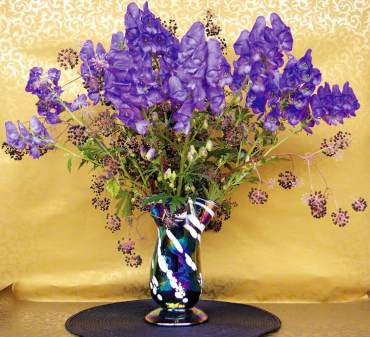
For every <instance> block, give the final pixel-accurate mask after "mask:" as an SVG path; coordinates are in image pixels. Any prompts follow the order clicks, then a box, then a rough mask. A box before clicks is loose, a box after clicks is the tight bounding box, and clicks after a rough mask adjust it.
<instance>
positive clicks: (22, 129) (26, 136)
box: [18, 121, 33, 145]
mask: <svg viewBox="0 0 370 337" xmlns="http://www.w3.org/2000/svg"><path fill="white" fill-rule="evenodd" d="M18 130H19V134H20V135H21V136H22V138H23V141H24V142H25V143H26V144H27V145H30V144H32V142H33V137H32V134H31V133H30V132H29V131H28V130H27V128H26V127H25V126H24V125H23V123H22V122H20V121H18Z"/></svg>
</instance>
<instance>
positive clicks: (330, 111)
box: [310, 82, 360, 125]
mask: <svg viewBox="0 0 370 337" xmlns="http://www.w3.org/2000/svg"><path fill="white" fill-rule="evenodd" d="M310 105H311V109H312V113H313V116H314V118H316V119H319V118H321V119H323V120H324V121H325V122H326V123H328V124H329V125H337V124H338V123H343V121H344V119H345V118H349V117H351V116H355V115H356V110H358V109H359V108H360V103H359V102H358V100H357V97H356V96H355V94H354V92H353V90H352V88H351V87H350V86H349V83H348V82H346V83H345V84H344V86H343V90H342V92H341V91H340V89H339V86H338V85H334V86H333V88H332V89H331V88H330V86H329V83H325V85H324V86H321V87H319V89H318V91H317V94H315V95H313V96H312V98H311V101H310Z"/></svg>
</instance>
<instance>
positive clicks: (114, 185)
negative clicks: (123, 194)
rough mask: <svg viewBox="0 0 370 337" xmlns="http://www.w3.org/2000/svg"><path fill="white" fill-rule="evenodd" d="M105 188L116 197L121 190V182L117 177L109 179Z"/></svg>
mask: <svg viewBox="0 0 370 337" xmlns="http://www.w3.org/2000/svg"><path fill="white" fill-rule="evenodd" d="M105 189H106V190H107V192H108V193H109V194H110V195H111V196H112V198H115V197H116V196H117V195H118V193H119V192H120V190H121V186H120V184H119V183H118V182H117V180H115V179H109V180H107V181H106V183H105Z"/></svg>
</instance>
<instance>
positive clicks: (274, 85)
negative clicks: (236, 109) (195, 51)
mask: <svg viewBox="0 0 370 337" xmlns="http://www.w3.org/2000/svg"><path fill="white" fill-rule="evenodd" d="M270 21H271V28H270V27H267V26H266V21H265V18H264V17H262V16H260V17H258V18H257V20H256V22H255V24H254V26H253V28H252V30H251V31H250V32H249V31H247V30H244V31H242V33H241V34H240V36H239V38H238V39H237V41H236V42H235V44H234V49H235V53H236V54H237V55H240V57H239V59H238V60H237V61H235V62H234V73H233V83H232V85H231V89H232V90H233V91H238V90H240V89H241V88H242V87H243V86H245V85H246V84H247V83H248V82H249V83H250V84H251V87H250V90H249V92H248V95H247V100H246V105H247V106H248V107H250V108H252V110H253V111H254V112H256V113H259V114H261V115H262V114H263V113H264V112H265V108H266V103H267V102H268V100H269V99H270V98H272V97H274V96H276V94H277V93H278V81H277V79H278V77H279V73H278V69H279V68H280V67H281V66H282V65H283V64H284V59H283V53H289V52H290V51H291V49H292V44H293V38H292V35H291V31H290V28H289V27H288V26H286V25H285V24H284V23H283V22H282V20H281V19H280V17H279V16H278V15H277V14H275V13H273V14H271V16H270Z"/></svg>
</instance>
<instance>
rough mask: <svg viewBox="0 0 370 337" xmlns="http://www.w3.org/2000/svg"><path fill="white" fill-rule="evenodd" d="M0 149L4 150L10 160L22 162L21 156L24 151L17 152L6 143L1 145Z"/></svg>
mask: <svg viewBox="0 0 370 337" xmlns="http://www.w3.org/2000/svg"><path fill="white" fill-rule="evenodd" d="M1 148H2V149H4V152H5V153H6V154H7V155H9V156H10V158H12V159H14V160H22V159H23V156H24V155H25V154H26V151H24V150H23V151H21V150H18V149H16V148H15V147H13V146H10V145H9V144H8V143H5V142H4V143H3V145H1Z"/></svg>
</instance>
